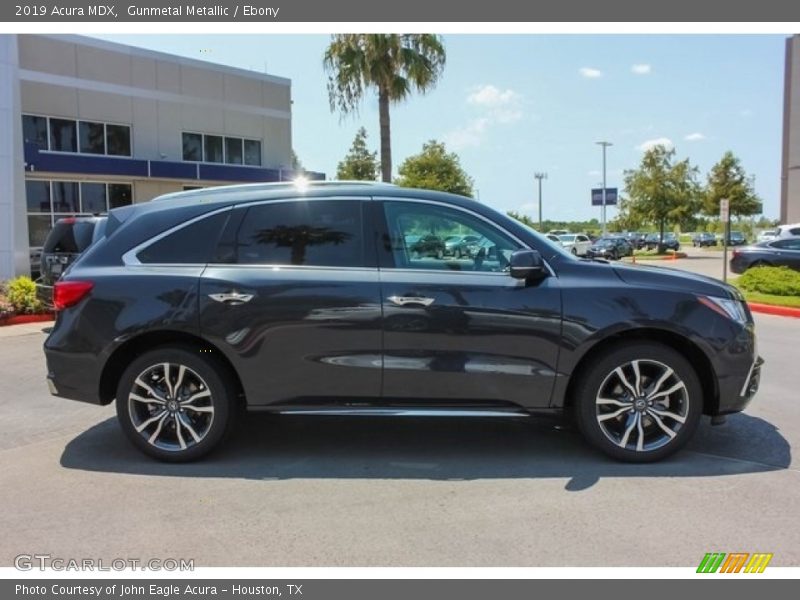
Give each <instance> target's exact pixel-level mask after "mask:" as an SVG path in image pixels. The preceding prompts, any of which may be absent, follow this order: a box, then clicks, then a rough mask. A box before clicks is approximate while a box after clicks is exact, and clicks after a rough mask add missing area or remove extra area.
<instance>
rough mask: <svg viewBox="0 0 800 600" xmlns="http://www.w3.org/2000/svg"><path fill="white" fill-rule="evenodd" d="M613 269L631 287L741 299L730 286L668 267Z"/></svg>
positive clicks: (619, 267)
mask: <svg viewBox="0 0 800 600" xmlns="http://www.w3.org/2000/svg"><path fill="white" fill-rule="evenodd" d="M613 268H614V271H615V272H616V274H617V276H618V277H619V278H620V279H622V281H624V282H625V283H630V284H632V285H640V286H643V287H648V288H651V289H662V290H671V291H676V292H688V293H692V294H699V295H703V296H717V297H720V298H734V299H737V300H742V299H743V297H742V294H741V292H739V290H737V289H736V288H735V287H733V286H732V285H728V284H727V283H723V282H721V281H720V280H719V279H714V278H713V277H707V276H706V275H698V274H696V273H689V272H688V271H680V270H678V269H671V268H669V267H650V266H644V265H623V264H616V265H614V267H613Z"/></svg>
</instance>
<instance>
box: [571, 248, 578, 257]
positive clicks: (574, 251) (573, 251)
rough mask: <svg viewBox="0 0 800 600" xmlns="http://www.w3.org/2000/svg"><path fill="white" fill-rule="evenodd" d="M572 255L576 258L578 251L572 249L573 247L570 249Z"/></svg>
mask: <svg viewBox="0 0 800 600" xmlns="http://www.w3.org/2000/svg"><path fill="white" fill-rule="evenodd" d="M572 254H573V255H574V256H578V250H577V249H576V248H574V247H573V248H572Z"/></svg>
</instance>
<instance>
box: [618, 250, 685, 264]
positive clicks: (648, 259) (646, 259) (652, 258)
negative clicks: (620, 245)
mask: <svg viewBox="0 0 800 600" xmlns="http://www.w3.org/2000/svg"><path fill="white" fill-rule="evenodd" d="M688 256H689V255H688V254H686V253H685V252H675V253H673V254H665V255H664V256H647V257H643V256H640V257H639V258H638V259H637V258H636V256H626V257H624V258H625V262H630V263H638V262H639V261H641V262H651V261H659V260H678V259H681V258H688Z"/></svg>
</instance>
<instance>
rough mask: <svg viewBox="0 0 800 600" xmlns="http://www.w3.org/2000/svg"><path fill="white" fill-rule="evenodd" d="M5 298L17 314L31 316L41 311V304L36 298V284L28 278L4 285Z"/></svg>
mask: <svg viewBox="0 0 800 600" xmlns="http://www.w3.org/2000/svg"><path fill="white" fill-rule="evenodd" d="M5 288H6V289H5V296H6V299H7V300H8V302H9V304H11V306H12V307H13V308H14V312H15V313H17V314H23V315H24V314H32V313H37V312H40V311H41V310H42V303H41V302H39V300H38V299H37V298H36V284H35V283H33V280H32V279H31V278H30V277H27V276H24V275H23V276H22V277H17V278H16V279H11V280H10V281H8V282H7V283H6V285H5Z"/></svg>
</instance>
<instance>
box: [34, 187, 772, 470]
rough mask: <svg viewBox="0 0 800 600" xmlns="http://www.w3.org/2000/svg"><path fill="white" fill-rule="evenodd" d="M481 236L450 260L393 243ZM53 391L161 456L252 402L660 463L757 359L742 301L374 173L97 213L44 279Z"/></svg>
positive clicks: (756, 368)
mask: <svg viewBox="0 0 800 600" xmlns="http://www.w3.org/2000/svg"><path fill="white" fill-rule="evenodd" d="M451 235H462V236H467V235H469V236H474V237H475V238H477V239H480V240H482V242H481V244H480V245H478V246H476V251H475V252H474V253H469V254H462V255H461V256H451V255H445V254H444V253H439V252H437V253H431V252H417V251H415V250H414V249H413V248H412V247H411V246H413V242H412V243H411V244H410V243H409V241H408V240H420V239H425V238H427V237H436V238H438V239H446V238H448V237H449V236H451ZM54 303H55V306H56V309H57V311H58V316H57V319H56V323H55V326H54V327H53V329H52V332H51V333H50V335H49V336H48V338H47V340H46V342H45V354H46V357H47V369H48V373H47V380H48V383H49V386H50V390H51V392H52V393H53V394H55V395H57V396H61V397H64V398H70V399H74V400H82V401H86V402H91V403H95V404H108V403H111V402H112V401H115V402H116V409H117V415H118V419H119V423H120V425H121V428H122V430H123V431H124V433H125V434H126V435H127V437H128V438H129V439H130V440H131V442H132V443H133V444H135V445H136V446H137V447H138V448H139V449H140V450H142V451H143V452H145V453H147V454H149V455H150V456H152V457H155V458H157V459H162V460H167V461H185V460H191V459H196V458H198V457H200V456H202V455H204V454H206V453H207V452H208V451H210V450H211V449H213V448H215V447H216V446H218V445H219V444H220V442H221V441H222V440H223V439H224V438H225V437H226V436H227V435H228V434H230V433H231V431H233V426H234V423H235V421H236V419H237V418H243V417H245V416H246V414H247V411H268V412H272V413H284V412H289V413H294V414H298V413H301V414H310V415H314V414H317V415H318V414H325V415H330V414H341V415H352V414H373V415H419V414H440V415H441V414H446V415H453V416H458V415H461V416H472V415H492V416H520V415H547V414H550V415H552V414H556V415H560V414H564V415H566V416H569V417H570V418H573V419H574V421H575V423H576V424H577V427H578V429H579V430H580V431H581V432H582V433H583V435H584V436H585V438H586V439H587V440H588V441H589V442H590V443H591V444H592V445H594V446H596V447H597V448H599V449H600V450H602V451H604V452H606V453H607V454H609V455H611V456H612V457H614V458H617V459H621V460H626V461H633V462H644V461H652V460H657V459H661V458H664V457H666V456H667V455H669V454H672V453H673V452H675V451H676V450H678V449H679V448H681V447H682V446H683V445H684V444H686V442H687V441H688V440H689V439H690V438H691V437H692V434H693V432H694V431H695V429H696V428H697V425H698V423H699V421H700V419H701V415H710V416H712V417H718V416H721V415H725V414H728V413H734V412H737V411H741V410H743V409H744V408H745V406H747V404H748V402H749V401H750V399H751V398H752V397H753V395H754V394H755V392H756V390H757V388H758V383H759V373H760V365H761V359H760V358H759V357H758V354H757V351H756V338H755V332H754V325H753V319H752V316H751V314H750V312H749V310H748V307H747V304H745V302H744V300H743V298H742V295H741V294H740V293H739V292H738V291H737V290H736V289H735V288H733V287H731V286H729V285H726V284H724V283H722V282H720V281H717V280H714V279H711V278H708V277H702V276H699V275H690V274H688V273H683V272H679V271H675V270H671V269H666V268H657V267H645V266H639V265H621V264H610V263H609V262H608V261H606V260H602V259H581V258H578V257H576V256H574V255H572V254H571V253H569V252H566V251H564V250H563V249H562V248H560V247H559V245H557V244H553V243H551V242H550V241H548V240H546V239H545V238H544V237H543V236H542V235H540V234H538V233H536V232H534V231H533V230H531V229H528V228H527V227H525V226H524V225H523V224H521V223H520V222H518V221H516V220H514V219H512V218H510V217H508V216H506V215H503V214H501V213H498V212H496V211H494V210H493V209H491V208H490V207H488V206H487V205H485V204H482V203H480V202H477V201H475V200H473V199H470V198H464V197H460V196H455V195H450V194H445V193H440V192H432V191H424V190H417V189H405V188H400V187H395V186H392V185H385V184H363V185H358V184H337V183H319V184H307V185H293V184H252V185H241V186H231V187H223V188H206V189H203V190H195V191H189V192H184V193H178V194H173V195H170V196H168V197H162V198H161V199H159V200H158V201H152V202H148V203H143V204H136V205H132V206H126V207H123V208H118V209H115V210H112V211H111V212H110V213H109V215H108V222H107V225H106V228H105V231H104V232H103V236H102V237H101V239H99V240H98V241H97V242H96V243H94V244H93V245H92V246H91V247H90V248H89V249H88V250H87V251H86V252H85V253H84V254H82V255H81V256H80V258H79V259H78V260H77V261H76V262H75V263H74V264H73V265H71V266H70V267H69V269H68V270H67V272H66V273H65V274H64V276H63V277H62V278H61V279H60V280H59V281H58V282H57V283H56V284H55V289H54Z"/></svg>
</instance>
